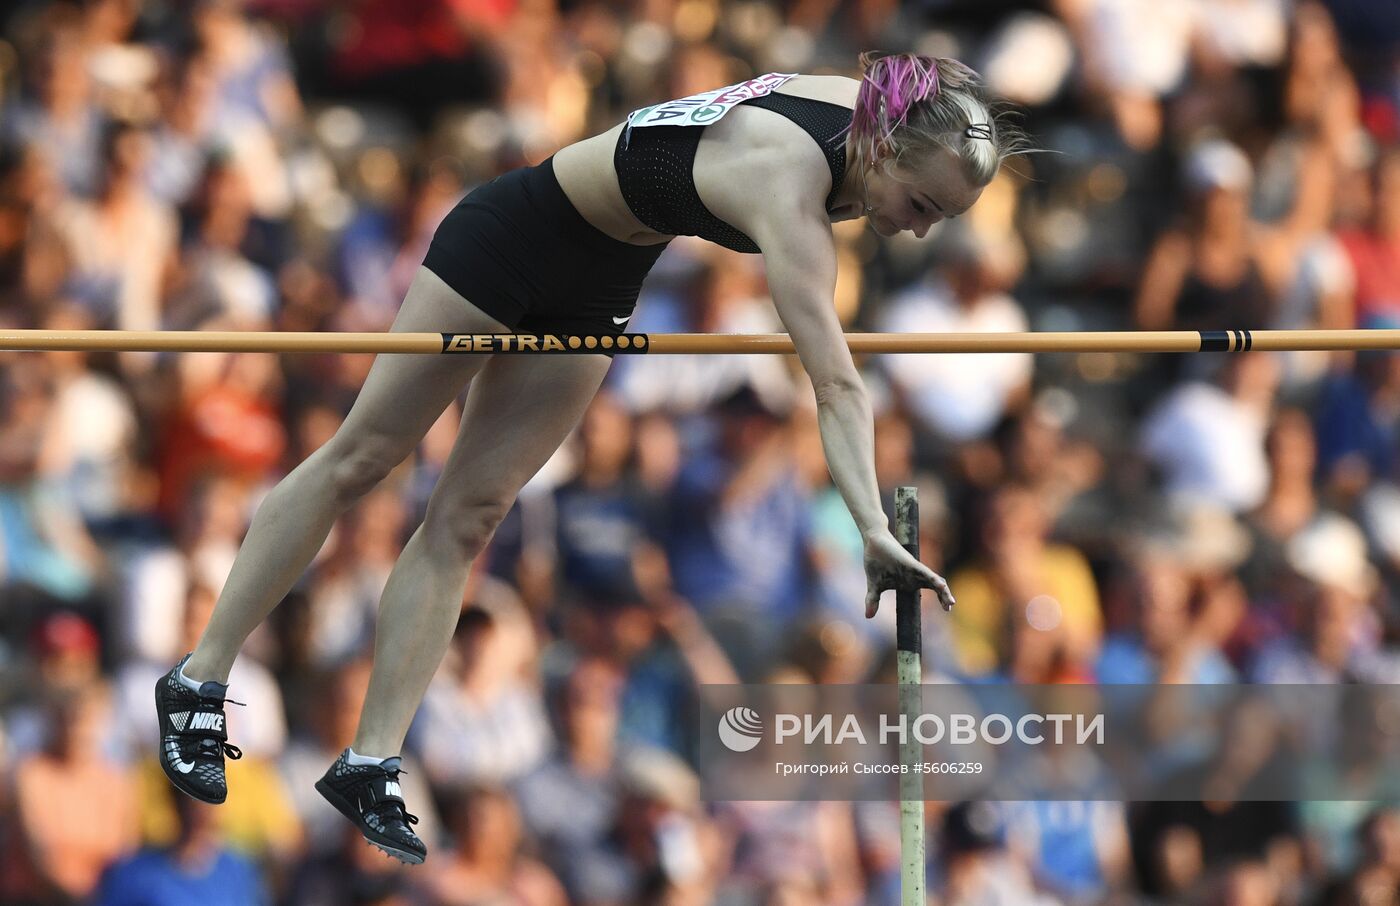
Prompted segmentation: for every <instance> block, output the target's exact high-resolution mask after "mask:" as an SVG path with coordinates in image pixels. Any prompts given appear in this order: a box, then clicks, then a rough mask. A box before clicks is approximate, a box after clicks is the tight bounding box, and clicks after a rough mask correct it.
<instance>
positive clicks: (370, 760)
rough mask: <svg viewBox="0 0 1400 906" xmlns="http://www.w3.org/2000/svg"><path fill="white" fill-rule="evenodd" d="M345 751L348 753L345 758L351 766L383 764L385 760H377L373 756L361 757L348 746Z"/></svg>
mask: <svg viewBox="0 0 1400 906" xmlns="http://www.w3.org/2000/svg"><path fill="white" fill-rule="evenodd" d="M345 751H346V753H347V754H346V756H345V760H346V761H347V762H349V763H350V764H355V765H360V764H382V763H383V762H384V760H385V759H383V758H375V757H374V756H372V755H361V754H359V753H358V752H356V751H355V750H354V749H352V748H349V747H348V746H347V747H346V749H345Z"/></svg>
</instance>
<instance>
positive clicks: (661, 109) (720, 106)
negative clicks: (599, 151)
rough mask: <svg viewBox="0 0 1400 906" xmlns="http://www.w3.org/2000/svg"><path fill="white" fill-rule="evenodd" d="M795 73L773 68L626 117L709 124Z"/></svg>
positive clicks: (637, 122) (635, 122) (631, 125)
mask: <svg viewBox="0 0 1400 906" xmlns="http://www.w3.org/2000/svg"><path fill="white" fill-rule="evenodd" d="M796 75H797V73H795V72H770V73H768V74H767V75H761V76H758V77H756V78H752V79H749V80H748V81H747V82H740V83H739V84H737V85H728V86H725V87H724V88H716V89H714V90H713V91H704V92H701V93H700V94H692V95H691V96H690V97H688V98H681V99H679V100H675V101H666V102H665V103H662V104H656V105H654V106H652V107H643V108H642V109H640V110H634V111H632V114H631V115H630V116H628V117H627V128H628V129H636V128H638V127H641V126H708V125H709V124H710V123H713V122H715V121H716V120H719V119H722V118H723V117H724V115H725V114H726V113H728V112H729V111H731V110H733V109H734V108H735V107H737V106H739V105H740V104H742V103H743V102H744V101H747V100H750V99H752V98H758V97H763V96H764V95H765V94H772V93H773V91H774V89H776V88H777V87H778V86H779V85H781V84H783V83H784V82H786V81H787V80H789V79H791V78H794V77H795V76H796Z"/></svg>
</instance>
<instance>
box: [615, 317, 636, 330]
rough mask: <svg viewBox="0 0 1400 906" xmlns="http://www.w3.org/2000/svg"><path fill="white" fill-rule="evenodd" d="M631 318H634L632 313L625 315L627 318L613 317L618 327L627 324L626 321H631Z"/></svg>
mask: <svg viewBox="0 0 1400 906" xmlns="http://www.w3.org/2000/svg"><path fill="white" fill-rule="evenodd" d="M630 320H632V316H631V315H628V316H627V317H625V318H613V323H614V324H616V325H617V326H618V327H621V326H622V325H624V324H626V323H627V322H628V321H630Z"/></svg>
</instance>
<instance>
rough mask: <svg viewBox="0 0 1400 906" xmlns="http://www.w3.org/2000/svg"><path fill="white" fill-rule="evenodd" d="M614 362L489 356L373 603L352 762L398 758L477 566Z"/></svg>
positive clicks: (593, 358)
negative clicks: (369, 665)
mask: <svg viewBox="0 0 1400 906" xmlns="http://www.w3.org/2000/svg"><path fill="white" fill-rule="evenodd" d="M610 362H611V360H610V359H608V358H607V357H606V356H602V355H558V356H535V355H518V356H511V355H505V356H495V357H493V358H492V359H491V361H490V362H488V363H487V364H486V366H485V368H483V369H482V371H481V373H480V374H478V375H477V376H476V378H475V379H474V380H473V381H472V384H471V389H470V390H469V391H468V393H467V400H466V406H465V409H464V411H463V414H462V423H461V428H460V432H459V434H458V437H457V442H456V445H455V446H454V447H453V448H452V452H451V454H450V455H449V456H448V459H447V463H446V465H445V466H444V469H443V473H442V476H441V477H440V478H439V479H438V483H437V487H436V488H435V489H434V491H433V496H432V497H431V499H430V500H429V502H428V509H427V513H426V515H425V516H424V518H423V523H422V525H420V526H419V527H418V530H417V531H415V532H414V533H413V536H412V537H411V538H410V539H409V541H408V544H407V545H406V546H405V547H404V550H403V553H402V554H401V555H400V557H399V559H398V562H397V563H395V564H394V570H393V572H392V573H391V574H390V576H389V581H388V584H387V585H386V586H385V588H384V594H383V597H382V598H381V599H380V605H379V620H378V624H377V628H376V634H375V643H374V670H373V672H372V674H371V675H370V684H369V692H368V694H367V695H366V697H365V704H364V710H363V711H362V712H361V715H360V726H359V732H358V733H357V734H356V736H355V741H354V743H353V745H352V748H353V749H354V750H355V752H356V753H357V754H360V755H367V756H373V757H379V758H383V757H385V756H390V755H396V754H398V752H399V750H400V748H401V747H402V746H403V741H404V737H405V735H407V733H408V727H409V724H410V723H411V722H412V719H413V714H414V712H415V711H416V710H417V709H418V705H419V703H420V702H421V700H422V698H423V694H424V692H426V691H427V688H428V682H429V681H430V680H431V679H432V677H433V674H434V673H435V672H436V671H437V668H438V664H439V663H440V662H441V661H442V658H443V656H444V655H445V654H446V653H447V646H448V644H449V642H450V641H451V637H452V630H453V628H454V626H455V625H456V623H457V618H458V615H459V613H460V612H461V605H462V594H463V592H464V591H465V588H466V582H467V572H468V570H470V569H471V564H472V561H473V560H474V559H475V557H476V555H477V554H478V553H480V552H481V550H482V548H484V547H485V546H486V543H487V541H489V540H490V538H491V535H492V533H493V532H494V531H495V530H496V526H497V525H498V524H499V523H500V521H501V519H502V518H503V517H504V516H505V514H506V512H507V511H508V510H509V509H510V507H511V504H512V503H513V502H514V500H515V497H516V495H517V494H518V493H519V492H520V489H521V488H522V487H523V486H524V485H525V482H527V481H529V480H530V478H531V476H533V475H534V474H535V473H536V472H538V471H539V469H540V467H541V466H543V465H544V464H545V462H546V461H547V460H548V459H549V457H550V456H551V455H553V453H554V451H555V450H556V449H558V447H559V445H560V444H561V443H563V442H564V439H565V438H566V437H568V435H569V432H570V431H571V430H573V428H574V426H575V425H576V424H577V423H578V421H579V419H580V418H581V417H582V415H583V412H584V410H585V409H586V408H587V407H588V404H589V402H590V401H591V400H592V399H593V397H594V395H595V394H596V393H597V391H598V387H599V385H600V384H601V383H602V381H603V376H604V375H605V374H606V373H607V370H608V366H609V364H610Z"/></svg>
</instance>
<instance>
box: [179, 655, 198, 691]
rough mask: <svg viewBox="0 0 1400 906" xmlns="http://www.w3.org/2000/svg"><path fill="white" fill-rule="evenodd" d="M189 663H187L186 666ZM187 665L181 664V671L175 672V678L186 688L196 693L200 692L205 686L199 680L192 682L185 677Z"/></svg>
mask: <svg viewBox="0 0 1400 906" xmlns="http://www.w3.org/2000/svg"><path fill="white" fill-rule="evenodd" d="M188 663H189V661H186V662H185V664H188ZM185 664H181V665H180V669H179V670H176V671H175V678H176V679H177V680H179V681H180V682H182V683H184V684H185V685H186V686H189V687H190V688H191V689H193V690H194V691H196V692H198V691H199V687H200V686H202V685H204V684H203V683H201V682H199V681H198V680H192V679H190V678H189V677H188V676H185Z"/></svg>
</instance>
